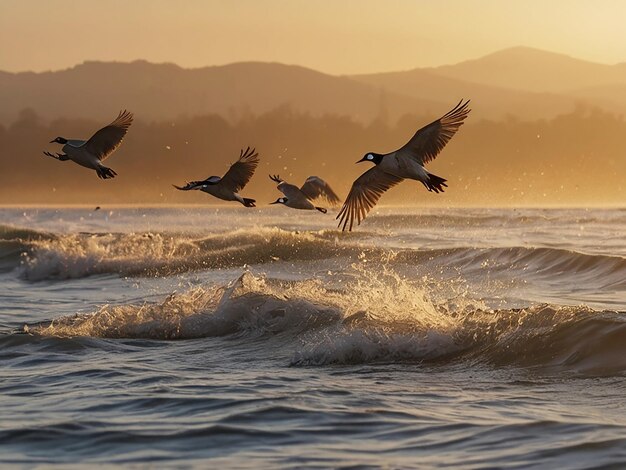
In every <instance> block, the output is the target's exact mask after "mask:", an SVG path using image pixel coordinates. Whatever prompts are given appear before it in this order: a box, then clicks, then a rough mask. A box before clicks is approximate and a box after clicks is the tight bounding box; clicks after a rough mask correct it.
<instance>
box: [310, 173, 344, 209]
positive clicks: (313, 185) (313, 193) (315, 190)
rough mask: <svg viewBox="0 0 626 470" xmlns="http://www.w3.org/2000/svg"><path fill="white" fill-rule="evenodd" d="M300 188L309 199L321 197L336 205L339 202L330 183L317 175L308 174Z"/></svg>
mask: <svg viewBox="0 0 626 470" xmlns="http://www.w3.org/2000/svg"><path fill="white" fill-rule="evenodd" d="M300 190H301V191H302V192H303V193H304V194H305V196H306V197H307V198H309V199H311V200H314V199H317V198H318V197H322V198H324V199H326V200H327V201H328V203H329V204H332V205H333V206H334V205H337V204H339V203H340V202H341V200H340V199H339V196H337V194H335V191H333V190H332V188H331V187H330V185H329V184H328V183H327V182H326V181H324V180H323V179H322V178H319V177H318V176H309V177H308V178H307V179H306V181H305V182H304V184H303V185H302V187H301V188H300Z"/></svg>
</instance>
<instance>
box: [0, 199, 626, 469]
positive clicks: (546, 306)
mask: <svg viewBox="0 0 626 470" xmlns="http://www.w3.org/2000/svg"><path fill="white" fill-rule="evenodd" d="M625 234H626V210H620V209H611V210H608V209H606V210H604V209H594V210H580V209H577V210H574V209H569V210H565V209H550V210H548V209H545V210H542V209H525V210H514V209H507V210H504V209H502V210H496V209H448V210H433V209H431V210H424V209H401V208H386V209H381V210H379V211H378V212H376V213H374V214H373V215H372V216H370V217H369V218H368V219H367V220H366V221H365V222H364V223H363V225H362V226H361V227H360V228H359V229H358V230H357V231H355V232H353V233H351V234H342V233H340V232H337V231H336V230H335V224H334V219H333V218H332V217H331V216H330V215H327V216H324V215H322V214H319V213H317V212H316V213H315V214H313V213H308V212H303V211H302V212H298V211H292V210H289V209H287V208H272V209H271V210H270V209H253V210H245V209H243V208H241V209H239V208H227V209H225V208H219V209H217V208H206V209H200V208H194V209H190V208H159V209H155V208H138V209H123V208H122V209H119V208H113V209H110V210H100V211H97V212H92V211H90V210H87V209H58V210H57V209H33V208H28V209H2V210H0V299H1V302H0V330H1V331H0V367H1V368H2V377H3V380H2V381H1V382H0V405H1V406H0V462H2V463H4V464H8V463H12V464H17V465H27V466H32V465H36V464H42V465H45V466H56V467H58V468H67V467H68V466H71V465H78V466H84V465H86V464H100V465H102V464H124V465H128V466H144V465H148V466H156V467H159V468H161V467H173V468H181V467H183V468H185V467H196V466H197V467H201V468H204V467H206V466H207V465H210V466H214V467H217V466H229V467H240V468H247V467H250V468H258V467H259V466H264V467H289V468H293V467H307V466H308V467H341V466H351V465H356V466H374V467H376V466H383V467H391V468H395V467H412V466H413V467H414V466H422V467H425V466H450V465H458V466H462V467H464V468H481V467H500V468H502V467H505V468H532V467H536V468H545V467H562V468H601V467H613V468H619V467H621V466H624V465H626V399H624V396H626V393H625V392H626V382H625V380H624V378H625V375H626V374H625V372H626V237H625Z"/></svg>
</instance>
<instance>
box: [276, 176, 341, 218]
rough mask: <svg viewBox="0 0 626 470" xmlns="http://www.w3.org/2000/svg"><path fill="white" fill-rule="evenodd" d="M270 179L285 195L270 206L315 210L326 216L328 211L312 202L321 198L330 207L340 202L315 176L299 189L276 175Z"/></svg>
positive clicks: (310, 177) (325, 184)
mask: <svg viewBox="0 0 626 470" xmlns="http://www.w3.org/2000/svg"><path fill="white" fill-rule="evenodd" d="M270 179H271V180H272V181H275V182H276V183H278V186H276V187H277V188H278V190H279V191H280V192H281V193H283V194H284V195H285V197H279V198H278V199H277V200H276V201H274V202H272V203H271V204H283V205H285V206H287V207H291V208H292V209H304V210H313V209H317V210H318V211H320V212H322V213H324V214H326V212H328V211H327V210H326V209H325V208H323V207H317V206H315V205H314V204H313V202H312V201H314V200H315V199H318V198H323V199H326V201H328V203H329V204H331V205H337V204H338V203H339V202H341V201H340V199H339V197H338V196H337V195H336V194H335V192H334V191H333V190H332V188H331V187H330V186H329V185H328V183H327V182H326V181H324V180H323V179H322V178H319V177H317V176H309V177H308V178H307V179H306V181H305V182H304V184H303V185H302V187H301V188H298V187H297V186H296V185H295V184H289V183H287V182H286V181H284V180H282V179H281V177H280V176H278V175H274V176H271V175H270Z"/></svg>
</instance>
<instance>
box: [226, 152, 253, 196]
mask: <svg viewBox="0 0 626 470" xmlns="http://www.w3.org/2000/svg"><path fill="white" fill-rule="evenodd" d="M258 164H259V154H258V153H256V152H255V150H254V149H252V150H250V147H248V148H247V149H246V150H245V151H244V150H243V149H242V150H241V152H239V160H237V161H236V162H235V163H233V164H232V165H231V166H230V168H229V169H228V171H227V172H226V174H225V175H224V176H223V177H222V180H221V181H220V184H223V185H224V186H226V187H227V188H229V189H232V190H233V192H237V191H240V190H241V189H242V188H243V187H244V186H245V185H246V184H248V181H250V178H252V175H253V174H254V170H256V167H257V165H258Z"/></svg>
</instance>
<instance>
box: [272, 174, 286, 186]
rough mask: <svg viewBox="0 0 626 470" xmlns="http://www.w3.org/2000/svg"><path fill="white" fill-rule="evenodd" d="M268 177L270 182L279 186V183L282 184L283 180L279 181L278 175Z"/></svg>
mask: <svg viewBox="0 0 626 470" xmlns="http://www.w3.org/2000/svg"><path fill="white" fill-rule="evenodd" d="M269 176H270V179H271V180H272V181H274V182H275V183H278V184H280V183H282V182H283V180H282V179H280V176H278V175H269Z"/></svg>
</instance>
